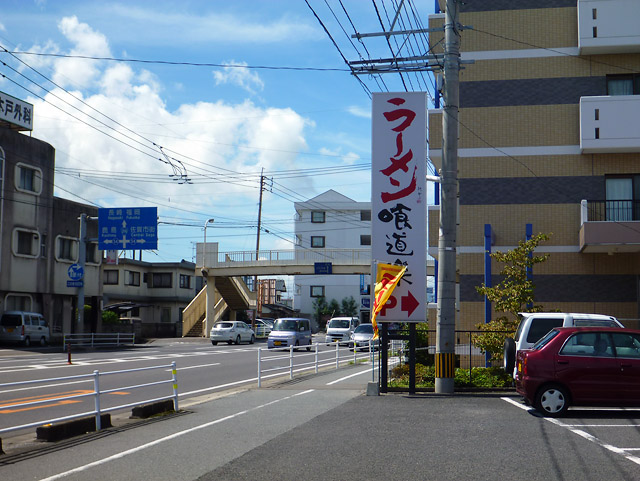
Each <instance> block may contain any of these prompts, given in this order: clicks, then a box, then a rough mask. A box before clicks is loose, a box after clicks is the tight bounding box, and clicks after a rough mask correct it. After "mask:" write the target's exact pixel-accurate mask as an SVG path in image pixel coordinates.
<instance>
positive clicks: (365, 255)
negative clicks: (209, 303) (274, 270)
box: [209, 249, 371, 267]
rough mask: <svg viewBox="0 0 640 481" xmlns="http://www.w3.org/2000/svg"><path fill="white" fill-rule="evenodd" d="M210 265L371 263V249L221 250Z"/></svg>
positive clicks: (211, 260)
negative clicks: (257, 251)
mask: <svg viewBox="0 0 640 481" xmlns="http://www.w3.org/2000/svg"><path fill="white" fill-rule="evenodd" d="M209 262H210V263H211V265H210V266H209V267H224V266H228V265H234V266H241V265H247V266H251V265H261V266H270V265H277V266H282V265H288V264H291V265H312V264H314V263H316V262H332V263H335V264H341V265H362V264H371V249H297V250H290V249H289V250H261V251H260V252H259V253H258V255H256V252H255V251H236V252H220V253H218V258H217V259H215V260H214V259H210V260H209Z"/></svg>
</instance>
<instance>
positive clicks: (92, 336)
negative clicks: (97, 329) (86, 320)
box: [91, 332, 94, 347]
mask: <svg viewBox="0 0 640 481" xmlns="http://www.w3.org/2000/svg"><path fill="white" fill-rule="evenodd" d="M93 338H94V335H93V332H92V333H91V347H93Z"/></svg>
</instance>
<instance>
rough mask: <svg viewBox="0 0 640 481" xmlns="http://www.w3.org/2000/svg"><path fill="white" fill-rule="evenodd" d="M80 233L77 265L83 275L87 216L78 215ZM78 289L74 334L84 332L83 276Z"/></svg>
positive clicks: (85, 258) (85, 255)
mask: <svg viewBox="0 0 640 481" xmlns="http://www.w3.org/2000/svg"><path fill="white" fill-rule="evenodd" d="M79 220H80V232H79V236H78V264H79V265H80V268H81V269H82V272H83V273H84V269H85V264H86V261H87V214H80V218H79ZM80 282H81V284H80V287H78V314H77V321H78V324H77V330H76V331H75V332H83V331H84V276H83V278H82V279H80Z"/></svg>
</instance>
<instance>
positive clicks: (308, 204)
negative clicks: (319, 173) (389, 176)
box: [293, 190, 371, 319]
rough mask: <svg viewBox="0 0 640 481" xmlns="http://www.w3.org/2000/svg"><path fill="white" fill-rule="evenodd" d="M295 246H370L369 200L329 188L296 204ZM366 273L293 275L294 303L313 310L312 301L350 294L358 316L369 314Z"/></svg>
mask: <svg viewBox="0 0 640 481" xmlns="http://www.w3.org/2000/svg"><path fill="white" fill-rule="evenodd" d="M294 207H295V210H296V215H295V223H294V230H295V237H296V246H295V250H296V251H299V250H304V249H318V250H320V249H371V202H356V201H354V200H353V199H350V198H349V197H347V196H345V195H343V194H340V193H338V192H336V191H335V190H328V191H326V192H324V193H322V194H320V195H318V196H316V197H313V198H312V199H309V200H307V201H305V202H296V203H295V205H294ZM370 282H371V279H370V276H369V275H323V274H315V275H305V276H295V279H294V283H295V292H294V298H293V306H294V308H295V309H296V310H299V311H300V313H301V315H307V316H310V315H311V314H312V313H313V302H314V301H315V300H316V299H317V298H319V297H324V298H325V299H326V300H327V302H331V300H333V299H335V300H336V301H337V302H338V303H339V304H340V303H341V302H342V300H343V299H345V298H349V297H353V298H354V300H355V301H356V303H357V305H358V306H359V311H360V315H361V317H363V318H365V319H368V318H369V298H370V295H369V285H370Z"/></svg>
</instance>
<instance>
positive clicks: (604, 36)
mask: <svg viewBox="0 0 640 481" xmlns="http://www.w3.org/2000/svg"><path fill="white" fill-rule="evenodd" d="M638 12H639V8H638V0H578V48H579V50H580V55H594V54H611V53H630V52H640V30H639V29H638Z"/></svg>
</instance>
